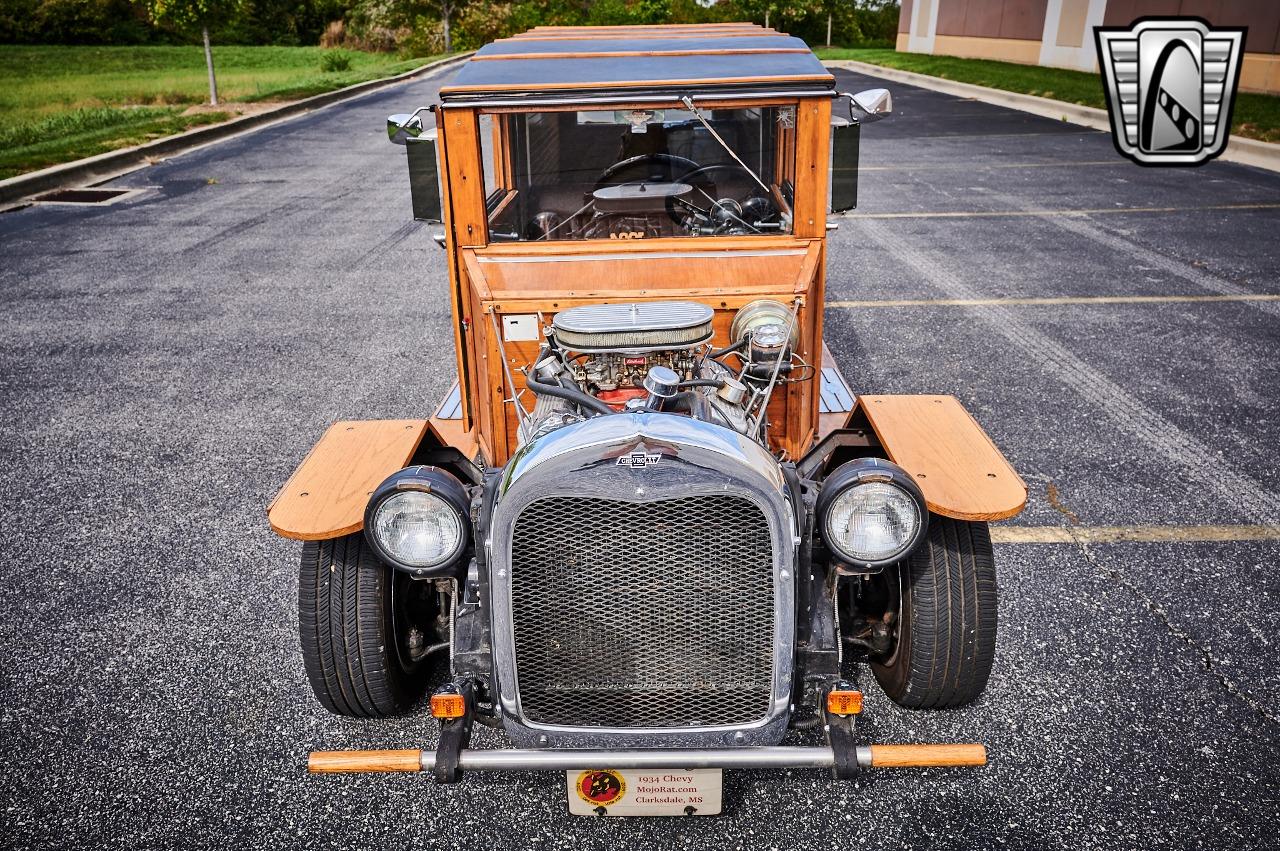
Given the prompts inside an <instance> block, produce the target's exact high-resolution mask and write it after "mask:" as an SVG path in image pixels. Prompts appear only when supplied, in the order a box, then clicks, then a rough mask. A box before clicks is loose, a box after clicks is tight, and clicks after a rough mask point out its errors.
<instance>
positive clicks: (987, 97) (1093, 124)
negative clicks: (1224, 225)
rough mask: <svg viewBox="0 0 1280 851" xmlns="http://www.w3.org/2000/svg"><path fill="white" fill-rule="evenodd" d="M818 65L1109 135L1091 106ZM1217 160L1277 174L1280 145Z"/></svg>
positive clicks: (1230, 147)
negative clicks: (855, 72)
mask: <svg viewBox="0 0 1280 851" xmlns="http://www.w3.org/2000/svg"><path fill="white" fill-rule="evenodd" d="M822 64H823V65H826V66H828V67H830V68H844V69H846V70H849V71H857V72H858V73H860V74H867V75H868V76H872V77H880V78H882V79H885V80H894V81H896V82H899V83H907V84H909V85H912V86H919V87H921V88H924V89H931V90H933V91H935V92H942V93H943V94H948V95H955V96H956V97H962V98H972V99H974V100H980V101H982V102H983V103H990V104H994V105H996V106H1005V107H1009V108H1010V109H1017V110H1020V111H1022V112H1029V113H1031V114H1033V115H1041V116H1044V117H1045V118H1053V119H1057V120H1059V121H1067V122H1070V123H1071V124H1079V125H1081V126H1083V127H1089V128H1092V129H1094V130H1102V131H1105V132H1107V133H1110V132H1111V119H1110V118H1109V117H1108V116H1107V111H1106V110H1105V109H1095V108H1093V107H1091V106H1080V105H1079V104H1074V103H1067V102H1066V101H1061V100H1053V99H1052V98H1042V97H1036V96H1035V95H1024V94H1019V93H1018V92H1006V91H1004V90H1003V89H992V88H988V87H987V86H977V85H974V84H973V83H960V82H957V81H955V80H946V79H943V78H942V77H931V76H929V75H928V74H917V73H916V72H914V71H901V70H899V69H897V68H886V67H885V66H883V65H872V64H870V63H868V62H859V61H857V60H856V59H829V60H824V61H823V63H822ZM1218 159H1220V160H1226V161H1227V162H1233V163H1240V164H1242V165H1251V166H1254V167H1255V168H1262V169H1266V170H1268V171H1277V172H1280V144H1275V143H1272V142H1259V141H1258V140H1257V139H1246V138H1244V137H1243V136H1231V137H1230V139H1229V140H1228V142H1227V149H1226V150H1225V151H1223V152H1222V154H1221V155H1220V156H1219V157H1218Z"/></svg>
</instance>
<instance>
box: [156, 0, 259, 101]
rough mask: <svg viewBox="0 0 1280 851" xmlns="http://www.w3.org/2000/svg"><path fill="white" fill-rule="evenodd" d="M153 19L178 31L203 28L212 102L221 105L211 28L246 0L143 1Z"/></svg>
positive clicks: (227, 18)
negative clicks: (210, 33) (210, 34)
mask: <svg viewBox="0 0 1280 851" xmlns="http://www.w3.org/2000/svg"><path fill="white" fill-rule="evenodd" d="M140 2H142V3H143V4H144V5H145V6H146V9H147V14H148V15H149V16H150V17H151V20H152V21H154V22H155V23H157V24H160V25H162V26H172V27H174V28H176V29H179V30H196V29H198V30H199V31H200V37H201V39H202V40H203V41H204V62H205V66H206V67H207V68H208V69H209V103H210V104H212V105H214V106H217V105H218V78H217V76H216V75H215V74H214V72H213V48H212V47H210V45H209V28H210V27H218V26H222V25H224V24H226V23H228V22H230V21H232V20H234V19H235V18H236V17H237V16H238V15H240V14H241V13H242V12H243V10H244V0H140Z"/></svg>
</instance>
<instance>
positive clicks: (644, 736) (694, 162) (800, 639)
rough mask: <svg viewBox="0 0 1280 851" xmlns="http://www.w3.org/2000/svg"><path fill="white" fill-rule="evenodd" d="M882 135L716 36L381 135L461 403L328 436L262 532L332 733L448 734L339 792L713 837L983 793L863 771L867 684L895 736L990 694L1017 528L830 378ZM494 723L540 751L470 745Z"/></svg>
mask: <svg viewBox="0 0 1280 851" xmlns="http://www.w3.org/2000/svg"><path fill="white" fill-rule="evenodd" d="M890 109H891V107H890V97H889V93H888V92H887V91H884V90H883V89H879V90H872V91H869V92H862V93H859V94H856V95H843V94H841V93H838V92H837V91H836V89H835V80H834V78H833V77H832V76H831V74H830V73H828V72H827V71H826V69H824V68H823V66H822V65H821V64H820V63H819V62H818V61H817V59H816V58H815V57H814V56H813V54H812V53H811V52H810V51H809V50H808V48H807V47H805V45H804V44H803V42H800V41H799V40H797V39H794V38H790V37H787V36H784V35H782V34H779V33H777V32H775V31H773V30H769V29H763V28H761V27H758V26H755V25H749V24H724V25H702V26H664V27H617V28H591V29H587V28H573V27H566V28H557V27H546V28H538V29H535V30H532V31H530V32H528V33H525V34H523V35H520V36H517V37H514V38H508V39H503V40H500V41H497V42H495V43H493V44H490V45H488V46H486V47H485V48H483V49H482V50H480V51H479V52H478V53H476V54H475V55H474V56H472V57H471V58H470V59H469V60H468V61H467V62H466V63H465V65H464V66H463V68H462V70H461V71H460V72H459V73H458V75H457V77H456V78H455V79H454V81H453V82H452V83H451V84H449V85H446V86H445V87H444V88H442V89H441V90H440V103H438V104H435V105H432V106H430V107H424V108H423V109H419V110H418V111H417V112H415V113H412V114H409V115H398V116H392V118H391V119H390V120H389V125H388V131H389V134H390V135H391V137H392V141H394V142H397V143H399V144H402V145H404V146H405V150H406V152H407V159H408V166H409V176H410V183H411V189H412V200H413V209H414V216H415V218H418V219H422V220H426V221H432V222H436V223H439V224H442V225H443V231H442V232H441V233H439V234H436V236H435V238H436V241H437V242H438V243H439V244H440V245H441V246H442V247H443V248H444V250H445V252H446V255H445V256H446V257H447V263H448V269H449V298H450V302H451V307H452V316H453V326H454V343H455V345H456V350H457V351H456V354H457V370H458V383H457V385H455V387H454V389H453V391H452V393H451V394H450V395H449V397H448V398H447V399H446V400H445V401H444V402H443V403H442V405H441V406H440V408H439V409H438V410H437V411H436V413H435V414H434V416H431V417H429V418H426V419H413V420H396V421H374V422H340V423H337V424H335V425H334V426H333V427H332V428H331V429H330V430H329V431H328V433H326V434H325V436H324V437H323V438H322V439H321V441H320V442H319V443H318V444H317V445H316V446H315V448H314V449H313V450H312V452H311V453H310V455H309V456H308V457H307V459H306V460H305V461H304V462H303V464H302V465H301V466H300V467H299V468H298V470H297V471H296V472H295V473H294V474H293V476H292V477H291V478H290V480H289V481H288V483H287V484H286V485H285V486H284V488H283V490H282V491H281V492H280V494H279V496H278V497H277V498H276V500H275V501H274V502H273V503H272V505H271V507H270V509H269V518H270V521H271V525H272V527H273V528H274V529H275V530H276V531H277V532H278V533H279V534H281V535H284V536H286V537H289V538H295V539H298V540H302V541H304V542H305V543H304V546H303V553H302V569H301V576H300V587H299V603H300V610H299V625H300V631H301V642H302V650H303V659H304V662H305V666H306V671H307V674H308V677H309V679H310V681H311V684H312V686H313V688H314V690H315V693H316V696H317V697H318V698H319V700H320V701H321V703H323V704H324V706H326V707H327V708H328V709H330V710H332V711H334V712H336V713H339V714H344V715H356V716H388V715H394V714H397V713H403V712H405V711H407V710H409V709H410V708H411V707H412V706H413V705H414V704H415V703H416V701H417V700H419V699H420V698H421V697H422V696H423V695H424V694H425V693H426V691H428V690H431V691H432V692H433V693H432V695H431V699H430V706H431V712H432V714H433V715H434V716H436V717H437V718H439V719H440V720H441V737H440V742H439V745H438V747H436V748H435V749H434V750H411V751H353V752H317V753H315V754H312V757H311V760H310V766H311V769H312V770H313V771H361V770H364V771H378V770H381V771H417V770H428V771H431V772H433V773H434V774H435V776H436V778H437V779H439V780H441V781H443V782H452V781H457V780H458V779H459V778H460V776H461V773H462V772H464V771H468V770H527V769H552V770H563V771H566V772H568V778H569V790H570V791H569V800H570V808H571V809H573V810H574V811H575V812H599V813H602V814H603V813H610V814H629V813H662V812H673V813H680V812H686V813H687V812H696V813H706V812H716V811H717V810H718V809H719V801H718V794H719V793H718V785H717V784H718V781H719V776H720V771H721V770H722V769H724V768H747V767H757V768H759V767H771V768H783V767H815V766H828V767H831V768H833V769H834V771H835V773H836V776H837V777H841V778H847V777H849V776H851V775H852V774H853V773H855V772H857V771H858V770H859V769H862V768H869V767H879V766H926V765H977V764H982V763H983V762H984V761H985V750H984V749H983V748H982V746H981V745H861V744H859V743H858V742H857V741H856V739H855V736H854V721H855V720H856V718H857V716H858V713H859V712H860V711H861V697H862V695H861V693H860V692H859V691H858V690H857V685H856V671H857V669H858V667H859V665H860V663H867V664H869V665H870V667H871V670H872V671H873V673H874V676H875V679H876V680H877V681H878V682H879V684H880V686H881V687H882V688H883V689H884V691H885V692H886V693H887V694H888V695H889V697H890V698H892V699H893V700H894V701H895V702H897V703H898V704H899V705H901V706H904V707H909V708H916V709H924V708H938V707H952V706H959V705H962V704H964V703H967V702H969V701H972V700H973V699H974V698H976V697H977V696H978V695H979V694H980V693H981V692H982V690H983V688H984V686H985V684H986V681H987V676H988V673H989V671H990V668H991V664H992V655H993V651H994V645H995V631H996V574H995V568H994V564H993V560H992V548H991V542H990V537H989V535H988V531H987V522H988V521H991V520H998V519H1002V518H1007V517H1011V516H1013V515H1014V514H1016V513H1017V512H1018V511H1020V510H1021V508H1022V506H1023V505H1024V503H1025V500H1026V487H1025V485H1024V484H1023V483H1022V481H1021V479H1019V477H1018V475H1017V473H1015V472H1014V470H1013V469H1012V468H1011V467H1010V465H1009V464H1008V463H1007V462H1006V460H1005V459H1004V457H1003V456H1002V455H1001V454H1000V452H999V451H998V450H997V449H996V448H995V446H994V445H993V444H992V442H991V441H990V440H989V439H988V438H987V436H986V434H985V433H984V432H983V431H982V429H981V428H980V427H979V426H978V425H977V423H976V422H975V421H974V420H973V419H972V417H970V416H969V415H968V413H967V412H966V411H965V410H964V409H963V408H962V407H961V406H960V404H959V403H958V402H957V401H956V400H955V399H954V398H952V397H949V396H873V395H861V396H855V395H854V394H853V393H852V392H851V391H850V390H849V388H848V386H847V385H846V383H845V380H844V378H843V377H842V376H841V375H840V373H839V372H838V371H837V369H836V367H835V363H834V361H833V359H832V357H831V355H830V353H829V352H828V351H827V349H826V347H825V346H824V344H823V338H822V319H823V315H822V308H823V293H824V279H825V269H824V266H825V242H826V238H827V232H828V227H829V225H828V217H829V214H831V213H834V212H841V211H844V210H848V209H850V208H852V207H853V206H854V203H855V198H856V191H857V177H858V173H857V167H858V140H859V133H860V125H861V124H862V123H864V122H866V121H867V120H869V119H874V118H878V117H881V116H882V115H883V114H886V113H888V112H889V111H890ZM432 119H434V127H431V126H430V125H431V124H432ZM475 722H480V723H486V724H490V725H492V726H496V727H501V728H502V729H504V730H505V732H506V734H507V736H508V738H509V739H510V740H511V742H512V743H513V744H514V745H515V747H514V748H511V749H498V750H476V749H472V748H470V747H469V739H470V734H471V729H472V725H473V723H475ZM815 725H821V726H822V727H823V729H824V730H825V732H826V736H825V740H826V744H825V745H823V746H810V747H792V746H782V745H780V742H781V741H782V739H783V737H784V736H785V735H786V733H787V731H788V730H789V729H791V728H795V727H813V726H815ZM672 772H675V773H674V774H673V773H672ZM663 778H667V779H666V780H663ZM672 778H674V779H672ZM681 789H683V790H685V791H683V792H681V791H679V790H681ZM642 793H644V794H642Z"/></svg>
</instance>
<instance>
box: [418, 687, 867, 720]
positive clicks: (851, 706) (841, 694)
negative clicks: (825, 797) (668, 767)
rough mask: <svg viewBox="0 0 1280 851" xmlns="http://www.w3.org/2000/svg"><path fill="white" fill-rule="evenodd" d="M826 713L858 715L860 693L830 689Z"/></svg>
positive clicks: (860, 710)
mask: <svg viewBox="0 0 1280 851" xmlns="http://www.w3.org/2000/svg"><path fill="white" fill-rule="evenodd" d="M433 700H434V698H433ZM432 711H433V712H434V708H433V710H432ZM827 711H828V712H830V713H831V714H832V715H857V714H859V713H860V712H862V692H860V691H848V690H845V689H832V690H831V691H829V692H827Z"/></svg>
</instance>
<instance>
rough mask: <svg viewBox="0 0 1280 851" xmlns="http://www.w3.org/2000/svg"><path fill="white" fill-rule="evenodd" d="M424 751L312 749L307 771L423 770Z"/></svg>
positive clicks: (329, 772)
mask: <svg viewBox="0 0 1280 851" xmlns="http://www.w3.org/2000/svg"><path fill="white" fill-rule="evenodd" d="M421 770H422V751H420V750H404V751H312V752H311V755H310V756H308V757H307V771H309V772H311V773H312V774H344V773H347V772H356V771H378V772H393V771H421Z"/></svg>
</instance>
